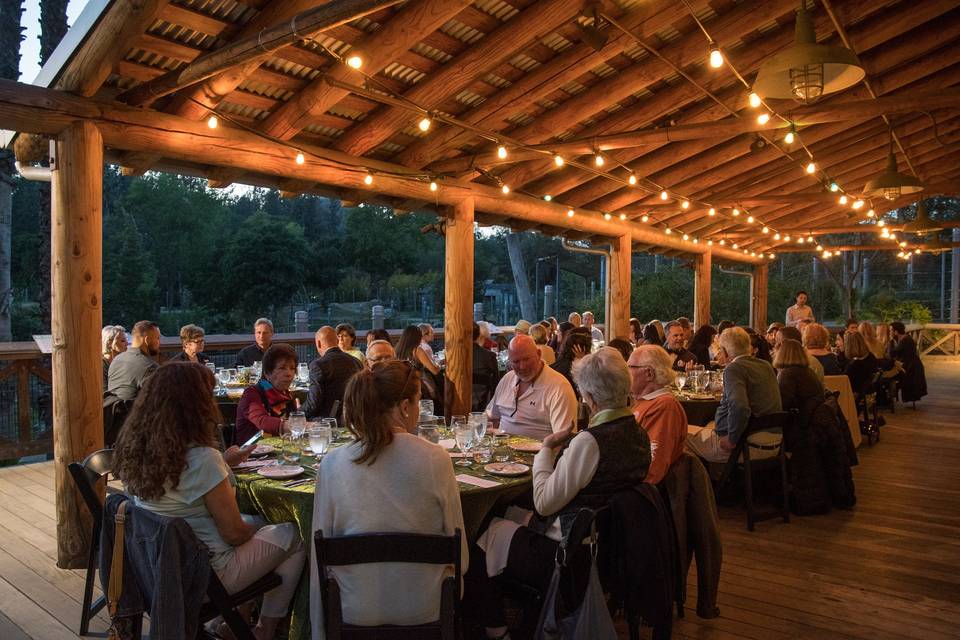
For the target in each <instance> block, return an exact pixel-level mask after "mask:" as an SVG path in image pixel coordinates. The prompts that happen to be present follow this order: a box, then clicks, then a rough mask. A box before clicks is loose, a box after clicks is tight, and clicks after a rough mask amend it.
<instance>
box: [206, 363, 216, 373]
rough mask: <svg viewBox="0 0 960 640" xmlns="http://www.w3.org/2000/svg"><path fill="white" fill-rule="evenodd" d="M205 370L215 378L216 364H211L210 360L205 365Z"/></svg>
mask: <svg viewBox="0 0 960 640" xmlns="http://www.w3.org/2000/svg"><path fill="white" fill-rule="evenodd" d="M207 369H210V373H212V374H213V375H214V377H216V375H217V363H216V362H213V361H212V360H211V361H210V362H208V363H207Z"/></svg>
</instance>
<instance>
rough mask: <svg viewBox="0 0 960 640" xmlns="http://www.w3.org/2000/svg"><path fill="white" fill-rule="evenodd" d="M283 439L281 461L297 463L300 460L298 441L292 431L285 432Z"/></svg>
mask: <svg viewBox="0 0 960 640" xmlns="http://www.w3.org/2000/svg"><path fill="white" fill-rule="evenodd" d="M282 441H283V463H284V464H297V463H298V462H300V441H299V440H298V439H297V438H294V437H293V434H292V433H285V434H283V436H282Z"/></svg>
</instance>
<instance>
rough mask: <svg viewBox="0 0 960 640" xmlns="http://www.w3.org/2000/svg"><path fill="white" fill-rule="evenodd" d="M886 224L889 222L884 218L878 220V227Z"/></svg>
mask: <svg viewBox="0 0 960 640" xmlns="http://www.w3.org/2000/svg"><path fill="white" fill-rule="evenodd" d="M886 224H887V223H886V222H884V221H883V220H878V221H877V226H878V227H882V226H884V225H886Z"/></svg>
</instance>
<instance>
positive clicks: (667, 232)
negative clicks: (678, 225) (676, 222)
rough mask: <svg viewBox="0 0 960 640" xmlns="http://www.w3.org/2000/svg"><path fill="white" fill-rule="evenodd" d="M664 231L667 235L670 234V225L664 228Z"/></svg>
mask: <svg viewBox="0 0 960 640" xmlns="http://www.w3.org/2000/svg"><path fill="white" fill-rule="evenodd" d="M664 233H665V234H667V235H670V234H671V233H673V232H672V231H670V227H667V228H666V230H665V231H664Z"/></svg>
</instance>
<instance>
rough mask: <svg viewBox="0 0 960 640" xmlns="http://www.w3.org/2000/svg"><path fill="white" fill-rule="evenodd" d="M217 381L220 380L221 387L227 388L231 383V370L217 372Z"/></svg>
mask: <svg viewBox="0 0 960 640" xmlns="http://www.w3.org/2000/svg"><path fill="white" fill-rule="evenodd" d="M217 379H219V380H220V386H226V384H227V383H228V382H230V370H229V369H220V371H218V372H217Z"/></svg>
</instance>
